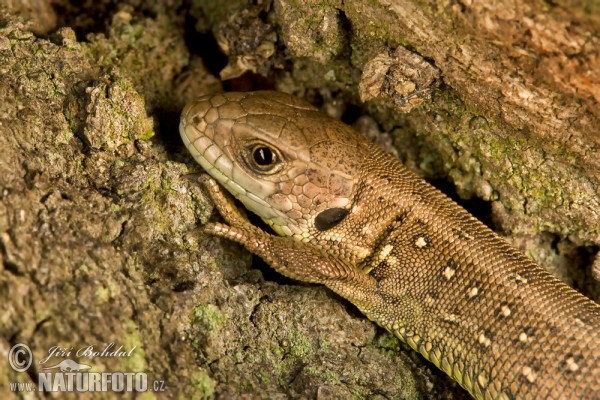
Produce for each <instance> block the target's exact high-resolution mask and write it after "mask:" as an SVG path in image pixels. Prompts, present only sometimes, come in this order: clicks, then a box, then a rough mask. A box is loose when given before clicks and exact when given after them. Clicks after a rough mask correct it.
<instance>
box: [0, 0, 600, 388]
mask: <svg viewBox="0 0 600 400" xmlns="http://www.w3.org/2000/svg"><path fill="white" fill-rule="evenodd" d="M82 3H83V5H80V6H74V5H71V4H70V3H68V2H66V1H56V2H51V1H43V0H30V1H27V2H17V1H14V2H13V1H10V0H9V1H7V2H2V4H0V10H1V11H0V12H1V14H0V261H1V262H0V317H1V321H0V350H1V351H0V355H2V356H0V371H3V372H4V371H6V372H5V373H3V374H2V375H1V376H0V397H2V398H11V397H10V396H12V397H14V398H16V397H18V395H17V394H16V393H11V392H10V386H9V382H26V381H31V380H32V379H33V381H34V382H35V381H37V378H36V375H37V371H38V370H39V368H41V367H45V366H47V365H39V364H38V361H39V360H42V359H44V358H45V357H47V356H48V350H49V349H50V348H51V347H52V346H61V347H63V348H71V347H73V348H74V349H79V348H81V347H86V346H89V345H96V346H98V347H104V346H105V345H106V344H108V343H111V342H114V343H115V344H117V346H119V345H123V346H124V347H125V348H127V349H131V348H134V347H135V350H134V351H133V353H132V355H131V356H130V357H122V358H114V357H112V358H111V357H95V358H81V359H78V358H75V357H71V358H75V359H76V360H77V361H79V362H82V363H87V364H90V365H92V367H93V371H107V372H113V371H121V372H128V371H132V372H138V371H146V372H149V373H150V374H151V377H152V378H153V379H159V380H164V381H166V383H167V387H168V389H167V391H166V392H164V393H146V394H144V396H147V397H157V398H163V397H172V398H176V397H184V398H189V397H196V398H211V397H215V396H217V397H224V398H239V397H241V396H242V395H248V396H252V395H259V396H263V397H269V398H285V397H292V398H302V397H304V398H317V397H318V398H440V397H442V398H466V395H465V393H464V391H462V389H461V388H460V387H458V386H457V385H456V384H454V383H453V382H451V381H450V380H448V379H446V378H445V377H444V376H442V374H441V373H440V372H439V371H437V370H435V368H434V367H431V366H430V365H429V364H427V363H426V362H425V361H424V360H423V359H422V358H420V357H419V356H417V355H416V354H414V353H413V352H412V351H408V350H407V348H406V347H405V346H403V345H402V344H400V343H399V342H398V341H397V340H396V339H394V338H393V337H392V336H390V335H389V334H387V333H386V332H384V331H383V330H381V329H379V328H377V327H375V326H374V325H373V324H371V323H370V322H369V321H367V320H366V319H365V318H363V317H362V316H361V315H359V314H358V313H357V312H356V311H355V310H354V309H353V308H351V307H350V306H349V305H348V304H347V303H345V302H343V301H342V300H340V299H339V298H337V297H335V296H334V295H332V294H331V293H330V292H328V291H326V290H325V289H323V288H319V287H304V286H298V285H296V284H294V283H292V282H288V281H285V280H282V279H281V278H277V277H273V275H271V274H270V273H268V270H266V269H263V270H262V271H264V272H266V274H265V276H266V277H267V279H265V277H264V276H263V272H262V271H261V270H259V269H254V268H252V266H251V264H252V259H251V257H250V256H249V255H248V254H247V253H245V252H243V251H242V250H241V249H240V248H238V247H237V246H233V245H231V244H230V243H228V242H223V241H219V240H216V239H212V238H207V237H203V236H200V235H197V234H187V233H188V232H189V231H190V230H191V229H192V228H193V226H194V225H195V224H197V223H198V222H202V221H206V220H207V219H208V218H210V217H211V213H212V206H211V205H210V204H209V203H208V201H207V198H206V196H205V195H204V193H203V192H202V190H200V188H199V187H198V186H197V185H196V184H195V183H193V182H192V181H190V180H189V179H186V178H185V176H184V175H186V174H189V173H194V172H200V168H199V166H197V165H195V164H194V162H193V160H192V159H191V158H190V157H189V156H188V155H187V154H186V153H185V151H184V148H183V146H182V145H181V143H180V141H179V135H178V132H177V124H178V117H179V116H178V113H179V110H180V109H181V108H182V107H183V105H184V104H185V103H186V102H187V101H188V100H189V99H191V98H193V97H195V96H197V95H201V94H204V93H209V92H215V91H219V90H222V85H221V82H220V81H219V80H218V79H217V78H216V77H215V76H214V75H213V74H211V73H210V72H209V71H208V70H207V68H206V67H205V65H206V64H209V65H214V63H213V61H214V60H215V59H217V58H219V57H220V56H219V55H218V54H217V52H216V49H215V46H213V45H212V41H211V39H210V38H209V36H210V34H211V33H212V34H214V35H215V37H216V41H217V42H218V43H219V44H220V45H221V47H222V48H223V49H225V50H226V51H227V52H228V56H229V65H228V68H227V69H226V72H227V74H229V75H228V76H235V75H239V74H241V73H243V72H244V71H247V70H250V71H255V72H258V73H264V74H269V79H268V80H267V83H268V84H269V85H271V86H272V85H274V86H275V87H277V88H278V89H280V90H284V91H287V92H292V93H294V94H297V95H303V96H305V97H307V98H308V99H311V100H313V101H315V102H316V103H317V104H320V105H321V106H322V108H323V110H324V111H325V112H328V113H329V114H331V115H335V116H338V117H342V116H344V118H345V119H347V120H353V119H355V117H358V115H359V114H361V113H366V112H368V113H370V115H371V116H372V117H373V118H374V119H373V118H371V117H367V116H363V117H361V118H359V119H358V120H357V121H356V123H355V124H356V127H357V129H359V130H360V131H362V132H363V133H365V134H367V135H369V136H370V137H372V139H373V140H376V141H377V142H378V143H380V144H382V145H384V146H385V147H386V148H388V149H389V150H390V151H392V152H395V153H396V154H397V155H398V156H399V157H400V158H401V159H402V160H403V161H404V162H405V163H406V165H407V166H408V167H409V168H411V169H413V170H415V171H416V172H417V173H419V174H421V175H422V176H424V177H426V178H428V179H432V180H433V181H434V183H437V184H441V186H443V187H447V186H450V187H452V186H451V185H447V184H444V183H442V182H448V181H450V182H453V184H454V187H455V189H454V192H455V193H458V195H459V196H460V197H462V198H463V199H471V200H470V201H467V202H466V203H465V205H466V206H467V207H471V211H473V212H475V213H478V215H479V216H484V217H487V218H488V220H489V221H492V222H493V225H494V227H495V228H496V229H498V230H500V232H504V233H510V234H511V235H512V236H509V237H507V239H508V240H511V241H513V242H514V243H515V244H517V245H518V246H519V247H520V248H522V249H523V250H524V251H525V252H526V253H527V254H528V255H530V256H531V257H532V258H534V259H536V260H537V261H538V262H540V263H541V264H542V265H544V266H545V267H547V268H548V269H550V270H551V271H552V272H554V273H555V274H557V275H558V276H559V277H560V278H561V279H563V280H565V281H566V282H567V283H569V284H572V285H574V286H575V287H576V288H577V289H578V290H581V291H582V292H584V293H585V294H586V295H588V296H590V297H592V298H594V299H595V300H596V301H598V299H600V288H599V285H598V283H597V282H594V281H593V280H592V279H591V277H590V273H589V272H590V269H591V266H592V261H593V255H594V253H595V252H596V251H597V246H598V245H599V244H600V211H599V210H600V201H599V199H600V174H599V172H598V171H600V151H598V150H599V147H600V54H599V52H600V39H599V32H600V6H599V5H598V4H600V3H596V2H589V1H588V2H585V1H584V2H578V1H566V0H565V1H554V2H553V3H546V2H543V1H534V0H527V1H520V0H481V1H475V0H462V1H443V0H435V1H434V0H431V1H425V2H418V1H414V0H379V1H367V0H354V1H348V0H346V1H344V2H342V1H327V2H323V1H314V2H311V1H308V2H307V1H288V0H274V1H273V2H270V1H265V2H264V3H260V4H258V5H246V3H245V1H238V2H235V4H234V3H233V2H231V3H227V4H225V3H224V2H217V1H214V2H213V1H197V2H191V3H190V2H185V3H182V2H180V1H176V0H164V1H159V2H152V4H151V5H145V4H144V2H138V1H135V0H131V1H129V2H127V4H128V5H117V4H116V2H114V3H113V2H110V1H94V2H92V1H89V2H82ZM67 26H68V27H70V28H68V27H67ZM398 46H404V47H406V48H407V49H408V50H410V51H412V52H413V53H415V57H412V59H415V60H417V59H418V60H421V61H418V62H417V63H416V64H415V65H418V63H420V62H428V63H430V64H431V65H432V66H433V67H435V68H437V69H438V70H439V71H440V76H441V82H438V83H441V84H440V86H439V87H437V88H434V89H432V90H429V89H427V90H426V91H425V92H426V93H427V96H423V97H422V98H421V97H419V101H418V102H416V103H418V104H416V103H415V105H416V106H415V107H414V108H413V109H412V111H411V112H410V113H408V114H406V113H402V112H400V110H398V109H397V108H395V107H398V102H397V97H395V96H396V95H395V93H398V94H402V95H407V96H408V97H407V98H412V99H414V98H416V97H415V96H412V97H411V93H410V91H411V89H412V88H413V87H415V88H416V86H414V85H413V83H414V82H413V80H415V79H416V80H418V79H417V78H415V75H414V71H413V70H411V71H412V72H411V74H412V75H411V74H408V75H406V74H404V75H403V76H402V77H401V78H399V77H398V76H399V75H398V74H397V73H395V71H398V70H400V69H401V68H400V67H401V66H400V67H398V68H395V67H394V66H393V63H394V62H395V61H394V58H393V57H394V54H399V52H398V51H396V50H397V48H398ZM402 53H404V51H402ZM381 55H386V57H388V58H386V60H390V61H389V62H388V61H386V65H388V66H390V65H391V67H390V69H389V70H386V71H384V72H383V73H382V74H381V76H380V77H379V78H380V79H379V80H377V82H378V84H379V85H380V86H379V87H378V88H374V87H373V85H372V84H370V85H367V86H368V87H367V90H369V93H370V94H371V95H372V97H373V99H372V100H369V101H368V102H367V103H366V104H365V105H364V107H363V105H361V103H360V102H359V94H360V93H359V92H360V91H359V84H360V83H361V73H362V70H363V69H364V68H365V66H366V65H373V64H372V62H373V60H378V59H382V56H381ZM378 57H379V58H378ZM384 58H385V57H384ZM408 58H411V57H410V56H409V57H408ZM370 62H371V64H369V63H370ZM396 62H399V61H398V60H396ZM388 72H390V73H389V74H388ZM411 79H412V80H411ZM258 81H259V82H264V81H261V80H258ZM432 81H435V79H433V80H432ZM247 82H248V80H243V79H242V80H236V81H235V82H234V83H233V84H231V85H230V87H240V85H247ZM365 85H366V83H365V84H363V85H362V86H363V87H364V86H365ZM251 88H261V86H254V87H251ZM415 90H417V89H415ZM350 104H353V105H352V106H350ZM402 104H405V103H402ZM392 143H395V144H396V148H395V149H394V148H392ZM450 192H451V193H452V192H453V189H450ZM477 199H479V200H477ZM481 200H484V201H485V202H483V201H481ZM273 280H275V281H273ZM277 282H279V283H277ZM17 343H25V344H28V345H29V346H30V347H31V349H32V352H33V354H34V361H35V362H34V367H33V369H31V371H30V373H29V374H27V373H17V372H15V371H13V370H12V368H11V367H10V366H9V363H8V358H7V356H6V355H7V354H8V353H9V350H10V349H11V347H12V346H13V345H14V344H17ZM60 360H61V358H54V359H53V360H52V361H53V362H52V365H54V364H56V363H57V362H58V361H60ZM48 364H50V362H48ZM30 396H32V397H40V398H41V397H43V395H42V394H41V393H38V392H35V393H30ZM50 396H51V397H61V398H62V397H64V394H61V393H53V394H50ZM70 396H71V397H75V395H74V394H71V395H70ZM89 396H90V397H103V396H104V397H112V396H113V395H112V394H111V393H105V394H95V395H93V396H92V395H89Z"/></svg>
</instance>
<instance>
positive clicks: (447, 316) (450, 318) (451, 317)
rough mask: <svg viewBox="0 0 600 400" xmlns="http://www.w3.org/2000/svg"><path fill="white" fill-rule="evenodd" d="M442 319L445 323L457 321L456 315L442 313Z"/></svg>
mask: <svg viewBox="0 0 600 400" xmlns="http://www.w3.org/2000/svg"><path fill="white" fill-rule="evenodd" d="M442 318H443V319H444V320H445V321H448V322H456V321H458V317H457V316H456V314H450V313H444V314H443V316H442Z"/></svg>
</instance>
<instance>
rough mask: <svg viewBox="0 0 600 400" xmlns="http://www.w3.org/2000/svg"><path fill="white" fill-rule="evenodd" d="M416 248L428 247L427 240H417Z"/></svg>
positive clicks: (420, 237)
mask: <svg viewBox="0 0 600 400" xmlns="http://www.w3.org/2000/svg"><path fill="white" fill-rule="evenodd" d="M415 246H417V247H418V248H420V249H422V248H423V247H425V246H427V240H425V238H424V237H423V236H419V237H418V238H417V240H415Z"/></svg>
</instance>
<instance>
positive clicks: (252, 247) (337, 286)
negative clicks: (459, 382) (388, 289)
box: [197, 175, 381, 307]
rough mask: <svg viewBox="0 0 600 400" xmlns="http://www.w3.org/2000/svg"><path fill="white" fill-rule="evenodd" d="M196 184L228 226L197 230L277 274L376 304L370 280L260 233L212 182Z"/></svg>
mask: <svg viewBox="0 0 600 400" xmlns="http://www.w3.org/2000/svg"><path fill="white" fill-rule="evenodd" d="M199 182H200V183H201V184H202V185H203V186H204V187H205V188H206V190H207V191H208V194H209V196H210V197H211V199H212V201H213V203H214V204H215V207H216V209H217V210H218V211H219V213H220V214H221V216H222V217H223V218H224V219H225V221H226V222H227V224H228V225H225V224H221V223H207V224H204V225H201V226H199V227H198V228H197V229H198V230H199V231H201V232H203V233H205V234H208V235H213V236H219V237H223V238H226V239H229V240H233V241H234V242H237V243H240V244H241V245H243V246H244V247H245V248H246V249H247V250H248V251H250V252H251V253H253V254H256V255H257V256H259V257H261V258H262V259H263V260H264V261H265V262H267V263H268V264H269V265H270V266H271V267H273V268H274V269H275V270H276V271H278V272H279V273H281V274H283V275H285V276H287V277H289V278H292V279H297V280H300V281H303V282H311V283H320V284H324V285H326V286H328V287H329V288H330V289H332V290H334V291H335V292H337V293H338V294H340V295H341V296H343V297H345V298H347V299H349V300H350V301H352V302H353V303H354V304H356V305H357V306H358V307H360V305H361V304H369V305H373V304H378V303H380V301H381V299H380V297H379V296H378V295H377V292H378V291H377V288H376V286H377V282H376V281H375V279H373V277H371V276H369V275H367V274H365V273H364V272H363V271H362V270H360V269H359V268H357V267H355V266H353V265H350V264H348V263H346V262H344V261H342V260H339V259H338V258H336V257H334V256H332V255H330V254H328V253H327V252H325V251H324V250H322V249H320V248H318V247H316V246H314V245H311V244H309V243H305V242H299V241H297V240H294V239H292V238H285V237H279V236H273V235H271V234H269V233H267V232H264V231H263V230H261V229H260V228H257V227H256V226H254V225H252V224H251V223H250V221H248V220H247V219H245V218H244V217H243V216H242V215H241V214H240V212H239V211H238V210H237V208H236V206H235V204H234V203H233V201H232V200H231V198H230V197H229V196H227V195H226V194H225V193H224V192H223V189H222V188H221V187H220V186H219V185H218V184H217V182H216V181H214V180H213V179H212V178H210V177H209V176H207V175H202V177H201V178H200V179H199Z"/></svg>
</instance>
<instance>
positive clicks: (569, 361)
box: [567, 357, 579, 372]
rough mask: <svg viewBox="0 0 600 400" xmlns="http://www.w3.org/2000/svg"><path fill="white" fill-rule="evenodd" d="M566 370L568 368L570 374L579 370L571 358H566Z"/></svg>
mask: <svg viewBox="0 0 600 400" xmlns="http://www.w3.org/2000/svg"><path fill="white" fill-rule="evenodd" d="M567 368H569V371H571V372H575V371H577V370H578V369H579V365H577V363H576V362H575V360H574V359H573V357H569V358H567Z"/></svg>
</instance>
